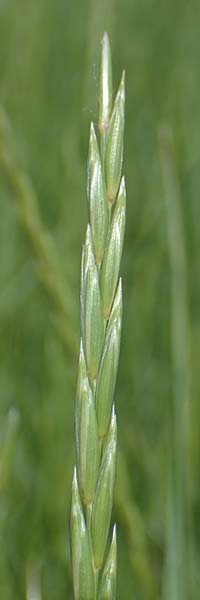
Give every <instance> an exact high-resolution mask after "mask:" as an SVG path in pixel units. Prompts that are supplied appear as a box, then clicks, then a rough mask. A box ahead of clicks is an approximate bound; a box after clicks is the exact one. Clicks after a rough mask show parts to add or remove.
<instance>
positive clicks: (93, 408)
mask: <svg viewBox="0 0 200 600" xmlns="http://www.w3.org/2000/svg"><path fill="white" fill-rule="evenodd" d="M124 105H125V76H124V73H123V74H122V79H121V83H120V86H119V89H118V93H117V95H116V98H115V101H114V103H113V99H112V65H111V53H110V44H109V39H108V36H107V34H104V37H103V40H102V54H101V71H100V92H99V136H98V137H97V133H96V130H95V127H94V125H93V124H91V129H90V140H89V158H88V185H87V196H88V215H89V223H88V226H87V232H86V239H85V244H84V246H83V252H82V263H81V294H80V307H81V344H80V357H79V372H78V384H77V394H76V408H75V431H76V467H75V470H74V479H73V485H72V509H71V553H72V570H73V588H74V600H97V598H98V600H106V599H107V600H114V598H115V590H116V571H117V543H116V526H114V528H113V533H112V532H111V515H112V506H113V494H114V484H115V467H116V451H117V425H116V415H115V406H114V392H115V384H116V377H117V370H118V361H119V350H120V338H121V321H122V286H121V280H120V278H119V269H120V262H121V254H122V248H123V240H124V229H125V215H126V191H125V181H124V177H122V159H123V138H124Z"/></svg>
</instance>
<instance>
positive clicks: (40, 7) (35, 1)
mask: <svg viewBox="0 0 200 600" xmlns="http://www.w3.org/2000/svg"><path fill="white" fill-rule="evenodd" d="M199 27H200V4H199V3H198V2H195V1H193V2H190V3H188V2H186V0H182V2H179V0H173V1H172V0H168V1H167V2H164V1H161V0H123V2H122V0H112V1H111V0H110V1H108V0H107V2H106V0H102V1H101V2H100V1H97V0H90V1H89V0H88V1H85V0H83V1H81V0H74V1H73V2H69V0H0V103H1V109H0V597H1V598H2V600H14V599H15V600H25V598H26V600H64V599H66V598H67V599H70V598H72V582H71V568H70V552H69V534H68V521H69V512H70V496H71V479H72V473H73V464H74V454H75V453H74V397H75V388H76V376H77V361H78V345H79V336H80V324H79V273H80V255H81V247H82V244H83V241H84V235H85V228H86V223H87V202H86V161H87V147H88V135H89V124H90V120H91V119H93V120H94V122H95V123H96V122H97V119H98V104H97V98H98V73H99V56H100V40H101V38H102V34H103V32H104V30H107V31H108V33H109V35H110V41H111V46H112V54H113V69H114V85H115V91H116V89H117V85H118V82H119V79H120V75H121V70H122V68H125V69H126V73H127V103H126V135H125V160H124V172H125V175H126V180H127V193H128V209H127V228H126V237H125V245H124V253H123V260H122V268H121V272H122V277H123V291H124V318H123V336H122V346H121V359H120V369H119V376H118V382H117V389H116V405H117V415H118V431H119V452H118V471H117V482H116V494H115V505H114V514H113V518H114V519H115V520H116V521H117V523H118V587H117V599H118V600H121V599H122V598H128V599H129V598H130V599H131V600H132V599H133V600H161V599H162V600H197V598H199V585H200V575H199V574H200V527H199V523H200V504H199V496H200V494H199V485H200V475H199V473H200V471H199V461H200V459H199V457H200V435H199V431H200V405H199V393H200V369H199V356H200V351H199V348H200V308H199V306H200V278H199V264H200V260H199V239H200V209H199V203H200V199H199V187H200V142H199V140H200V110H199V107H200V84H199V81H200V79H199V56H200V36H199ZM23 174H24V175H23ZM25 176H26V177H28V182H27V179H24V177H25ZM20 177H21V179H20ZM30 182H32V189H31V187H30V185H31V184H30ZM23 186H24V187H23ZM24 190H25V191H24ZM33 194H35V196H34V197H33ZM34 588H35V592H34ZM37 588H38V589H37ZM34 593H35V595H34ZM40 594H41V595H40Z"/></svg>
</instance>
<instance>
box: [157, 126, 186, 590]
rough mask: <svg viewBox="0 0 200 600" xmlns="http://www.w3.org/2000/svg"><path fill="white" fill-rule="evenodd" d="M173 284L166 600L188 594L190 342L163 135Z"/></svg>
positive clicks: (171, 165)
mask: <svg viewBox="0 0 200 600" xmlns="http://www.w3.org/2000/svg"><path fill="white" fill-rule="evenodd" d="M160 157H161V169H162V179H163V189H164V202H165V214H166V226H167V241H168V253H169V263H170V281H171V356H172V369H173V382H172V383H173V385H172V393H173V398H172V422H171V431H172V436H171V438H172V443H171V448H170V456H169V493H168V512H167V540H166V541H167V549H166V569H165V576H164V593H163V597H164V600H165V599H168V598H169V597H170V598H171V600H184V599H185V600H187V598H188V597H189V596H190V589H189V585H190V584H189V580H190V551H189V549H190V536H191V527H190V523H189V521H190V515H189V496H190V490H189V486H190V481H189V477H190V466H189V463H190V351H189V348H190V343H189V311H188V295H187V287H188V285H187V283H188V282H187V259H186V250H185V241H184V227H183V218H182V210H181V195H180V189H179V184H178V178H177V174H176V168H175V155H174V142H173V133H172V130H171V128H170V127H165V128H163V129H162V130H161V131H160Z"/></svg>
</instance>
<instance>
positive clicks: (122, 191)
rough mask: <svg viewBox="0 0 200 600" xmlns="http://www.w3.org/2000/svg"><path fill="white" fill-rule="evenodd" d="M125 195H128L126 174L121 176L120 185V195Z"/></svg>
mask: <svg viewBox="0 0 200 600" xmlns="http://www.w3.org/2000/svg"><path fill="white" fill-rule="evenodd" d="M124 195H126V181H125V176H124V175H123V177H122V178H121V182H120V186H119V192H118V196H124Z"/></svg>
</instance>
